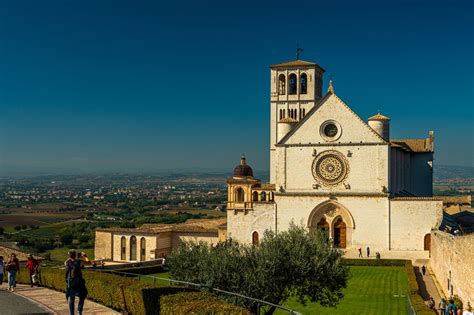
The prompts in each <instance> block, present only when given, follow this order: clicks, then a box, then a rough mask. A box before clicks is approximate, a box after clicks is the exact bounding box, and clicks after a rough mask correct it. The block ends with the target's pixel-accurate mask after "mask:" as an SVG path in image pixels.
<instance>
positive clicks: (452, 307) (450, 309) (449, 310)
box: [445, 299, 458, 315]
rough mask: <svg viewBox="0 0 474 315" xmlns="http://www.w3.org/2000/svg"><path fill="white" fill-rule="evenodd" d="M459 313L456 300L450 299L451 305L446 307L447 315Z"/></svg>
mask: <svg viewBox="0 0 474 315" xmlns="http://www.w3.org/2000/svg"><path fill="white" fill-rule="evenodd" d="M457 311H458V310H457V308H456V305H455V304H454V300H453V299H450V300H449V304H448V306H447V307H446V311H445V314H446V315H450V314H453V315H456V313H457Z"/></svg>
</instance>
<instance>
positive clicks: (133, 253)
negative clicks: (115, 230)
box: [130, 236, 137, 261]
mask: <svg viewBox="0 0 474 315" xmlns="http://www.w3.org/2000/svg"><path fill="white" fill-rule="evenodd" d="M130 260H132V261H133V260H137V238H136V237H135V236H132V237H130Z"/></svg>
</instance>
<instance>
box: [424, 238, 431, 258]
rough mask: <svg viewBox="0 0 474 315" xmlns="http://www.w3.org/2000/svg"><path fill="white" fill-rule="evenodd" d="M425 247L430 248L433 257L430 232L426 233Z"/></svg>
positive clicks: (425, 248)
mask: <svg viewBox="0 0 474 315" xmlns="http://www.w3.org/2000/svg"><path fill="white" fill-rule="evenodd" d="M423 249H424V250H428V251H429V252H430V257H431V234H430V233H428V234H426V235H425V239H424V248H423Z"/></svg>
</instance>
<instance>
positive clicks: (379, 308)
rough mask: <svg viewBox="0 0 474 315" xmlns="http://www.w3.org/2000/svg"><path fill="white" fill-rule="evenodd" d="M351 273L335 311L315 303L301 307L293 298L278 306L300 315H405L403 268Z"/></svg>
mask: <svg viewBox="0 0 474 315" xmlns="http://www.w3.org/2000/svg"><path fill="white" fill-rule="evenodd" d="M350 270H351V273H350V279H349V282H348V285H347V288H346V289H345V290H344V295H345V296H344V298H343V299H342V300H341V302H340V303H339V305H338V306H337V307H336V308H332V307H322V306H321V305H319V304H317V303H307V304H306V306H303V305H301V304H300V303H298V301H296V299H295V298H290V299H289V300H288V301H286V302H283V303H281V305H285V306H287V307H289V308H292V309H294V310H297V311H298V312H301V313H302V314H374V315H375V314H387V315H398V314H407V293H408V279H407V274H406V271H405V268H404V267H362V266H351V267H350ZM277 314H287V313H285V312H277Z"/></svg>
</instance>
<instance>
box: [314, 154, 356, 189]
mask: <svg viewBox="0 0 474 315" xmlns="http://www.w3.org/2000/svg"><path fill="white" fill-rule="evenodd" d="M348 171H349V167H348V164H347V161H346V159H345V158H344V156H343V155H342V154H340V153H339V152H337V151H324V152H321V153H320V154H318V156H316V158H315V159H314V162H313V176H314V178H315V179H316V180H317V181H319V182H321V183H322V184H327V185H337V184H339V183H341V182H342V181H343V180H344V179H346V177H347V174H348Z"/></svg>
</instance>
